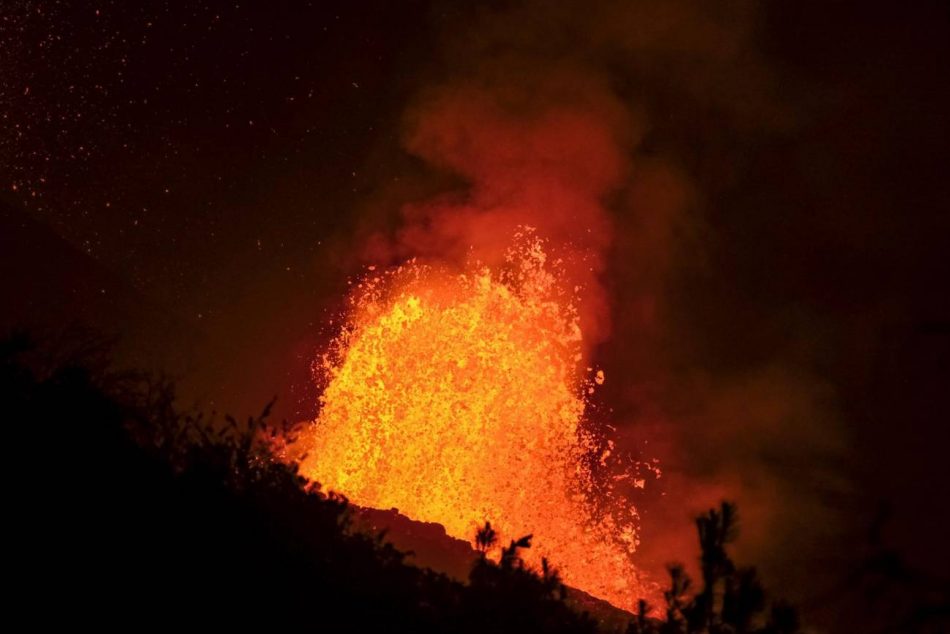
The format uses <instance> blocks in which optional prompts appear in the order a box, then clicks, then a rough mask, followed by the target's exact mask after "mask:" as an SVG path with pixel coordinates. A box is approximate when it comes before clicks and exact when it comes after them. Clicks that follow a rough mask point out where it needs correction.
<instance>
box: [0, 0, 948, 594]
mask: <svg viewBox="0 0 950 634" xmlns="http://www.w3.org/2000/svg"><path fill="white" fill-rule="evenodd" d="M482 4H484V3H482ZM555 4H557V7H556V8H555V7H554V5H555ZM879 4H883V3H857V2H853V3H852V2H841V3H800V2H791V1H789V2H770V3H761V4H760V3H748V4H746V3H729V4H722V5H720V4H719V3H707V2H696V3H692V2H680V1H678V2H671V3H657V2H631V3H622V2H601V3H596V2H595V3H583V2H578V3H571V2H565V3H543V2H490V3H488V4H487V5H484V6H482V7H480V8H479V7H477V6H476V3H461V2H455V3H449V2H438V1H434V0H433V1H421V0H420V1H408V2H330V1H327V2H311V3H304V2H266V3H265V2H239V3H233V2H227V3H225V2H219V3H216V2H208V3H197V2H175V1H172V0H168V1H165V2H150V1H147V0H143V1H142V2H121V1H117V2H69V1H64V2H53V1H37V2H29V1H16V0H7V1H5V2H3V3H2V6H0V117H2V118H0V171H2V173H0V191H2V193H0V204H2V216H0V240H2V242H0V244H2V247H3V250H2V252H0V266H2V269H0V271H2V287H0V288H2V290H3V293H4V298H3V307H4V309H3V313H4V314H5V317H4V322H3V325H4V326H5V327H8V326H9V325H10V324H11V323H12V322H15V321H20V322H26V323H28V324H31V325H33V326H34V327H42V328H48V329H50V328H51V329H55V328H57V327H59V326H61V325H62V324H64V323H66V322H68V321H71V320H73V319H74V318H75V319H79V320H82V321H86V322H90V323H92V324H93V325H95V326H97V327H100V328H102V329H104V330H106V331H108V332H114V333H117V334H119V335H120V336H121V337H122V343H121V344H120V352H119V354H120V355H121V356H122V360H123V361H125V362H128V363H135V364H139V365H146V366H156V367H164V368H166V369H169V370H170V371H171V372H173V373H175V374H176V375H179V376H181V377H182V386H183V387H182V389H183V392H184V393H185V394H186V395H187V396H188V398H199V399H201V400H202V401H203V402H205V403H211V404H213V406H214V407H218V408H223V409H228V410H229V411H232V412H235V413H241V414H243V413H245V412H249V411H253V410H256V409H258V408H259V406H260V405H262V404H263V403H264V402H266V400H267V399H268V398H269V397H270V396H271V395H273V394H275V393H276V394H279V395H280V396H281V400H280V403H281V406H282V408H281V410H280V412H281V414H282V415H285V416H288V417H301V416H304V415H312V413H313V408H314V406H315V396H316V394H315V392H314V388H313V387H312V386H311V381H310V370H309V365H310V363H311V361H312V359H313V358H314V356H315V354H316V351H318V350H319V349H320V347H321V346H322V345H323V344H324V343H325V341H326V339H327V337H328V336H329V335H331V334H332V332H333V326H332V325H328V321H329V320H330V318H331V316H333V315H335V314H336V310H337V308H338V306H339V303H340V302H341V300H342V298H343V296H344V294H345V292H346V284H347V280H348V279H349V278H350V277H352V276H353V275H354V274H357V273H358V272H359V270H360V269H359V267H360V266H361V264H362V263H364V262H366V261H367V260H366V256H365V254H366V249H365V244H366V243H367V242H368V241H369V239H370V236H371V235H372V234H381V235H384V236H387V235H392V234H393V233H394V232H395V231H396V230H397V228H398V227H399V226H401V224H402V223H404V222H406V220H405V218H404V216H403V215H402V214H401V212H400V207H401V206H402V205H403V204H405V203H407V202H411V201H418V200H423V199H426V198H428V197H430V196H432V195H434V194H436V193H438V192H441V191H446V190H450V189H453V188H455V189H457V188H459V187H460V186H461V187H464V183H463V184H462V185H460V182H459V178H457V177H455V176H453V175H452V174H447V173H446V172H445V170H444V169H438V166H435V167H433V166H432V165H429V164H427V162H426V160H424V158H425V157H423V158H422V159H420V157H419V156H418V152H417V153H416V155H413V154H412V153H410V152H407V151H406V149H405V134H404V131H405V128H406V123H405V117H406V113H407V112H412V109H413V104H415V103H417V101H418V99H419V97H418V96H419V95H420V94H425V91H426V90H427V89H428V88H429V87H431V86H433V85H439V86H443V85H449V86H452V85H455V84H454V82H458V81H460V78H462V77H475V78H477V79H478V81H480V82H481V83H480V84H479V85H481V86H487V88H485V90H486V91H488V92H492V91H494V90H496V87H497V85H500V84H501V83H504V84H505V85H507V84H511V83H515V84H517V83H518V82H519V81H521V75H520V74H519V73H523V74H524V81H525V82H531V81H535V78H536V77H538V76H543V75H544V74H545V73H546V72H547V71H548V69H549V68H553V67H557V68H562V67H570V68H571V69H572V72H575V73H579V74H585V73H587V74H590V75H596V76H597V77H598V78H601V79H602V80H603V84H604V85H606V86H608V87H609V88H608V89H607V90H608V92H609V94H610V95H611V99H614V100H616V101H617V102H618V103H620V104H622V105H623V107H624V108H625V109H627V110H628V111H629V112H630V113H633V115H631V116H634V117H635V118H636V120H637V121H639V122H641V124H640V126H641V131H640V136H639V137H638V140H637V141H636V142H631V143H628V145H627V146H625V147H626V148H627V149H626V151H627V152H628V154H629V156H630V160H631V164H632V165H633V168H632V172H631V173H632V174H633V176H631V177H630V178H629V179H628V182H627V183H626V184H625V185H624V186H623V187H621V188H619V190H618V191H617V192H615V194H614V195H612V197H611V198H610V199H609V200H608V201H606V203H605V205H606V208H607V209H608V210H609V212H610V213H611V214H612V215H611V221H612V223H613V227H614V229H613V237H612V240H611V247H610V249H609V251H608V253H607V256H606V268H605V271H604V273H603V283H604V286H605V288H606V289H607V291H608V294H609V296H610V311H611V317H612V322H613V328H612V330H611V333H610V335H609V338H608V339H607V340H606V343H605V344H604V345H602V346H601V348H599V349H598V351H596V352H595V358H596V359H597V362H598V363H599V364H600V365H602V366H603V367H605V368H606V370H607V376H608V377H610V380H609V381H608V384H607V388H606V390H605V392H604V396H603V398H604V399H605V400H606V401H607V404H608V405H609V406H610V407H611V408H613V410H614V414H613V416H614V422H615V423H616V424H618V426H619V427H621V431H623V432H624V433H625V434H626V436H625V437H626V438H627V442H628V443H629V445H630V447H631V448H642V444H641V443H642V442H643V441H644V440H648V441H652V443H653V446H656V447H658V449H657V451H659V452H660V453H661V455H662V457H663V459H664V460H665V462H666V464H667V465H669V470H670V472H671V479H670V484H669V487H670V488H669V490H668V491H667V492H668V493H669V495H668V496H666V497H667V498H669V499H674V498H675V501H681V502H683V503H684V504H696V505H698V506H700V507H701V506H702V505H704V504H707V503H708V499H710V498H709V497H708V496H712V495H715V494H718V493H720V492H722V493H724V494H727V495H733V496H736V497H738V498H739V499H740V508H741V509H742V508H745V509H748V510H749V513H748V514H747V517H748V518H749V523H748V527H749V531H747V533H748V535H747V536H748V541H749V543H750V546H749V550H748V551H747V552H748V554H749V557H750V558H752V557H755V558H756V561H761V562H762V566H763V568H764V569H765V570H766V571H767V572H769V573H770V574H772V575H773V578H778V579H782V580H783V581H784V582H785V583H786V585H788V586H789V587H791V588H792V589H790V590H789V591H788V592H787V594H789V595H794V596H795V597H797V598H800V597H805V598H807V597H808V596H811V595H810V592H809V590H807V589H805V590H803V589H801V586H803V585H808V583H809V582H808V581H807V580H808V579H809V577H810V575H815V574H816V573H815V570H816V568H818V567H820V566H825V565H826V564H824V563H820V562H827V561H832V560H833V563H832V564H827V565H828V566H830V567H832V568H834V570H835V571H839V570H844V569H845V567H846V564H845V563H842V562H843V561H844V560H846V559H848V558H849V557H851V556H852V553H850V552H845V551H846V550H847V548H849V547H854V548H855V549H857V547H856V546H854V545H855V543H857V542H858V541H860V540H861V539H863V536H864V533H865V529H866V527H867V526H868V525H869V524H870V522H871V518H872V517H873V516H874V512H875V509H877V508H879V504H880V503H881V502H887V503H888V504H889V505H890V507H891V508H892V509H893V518H892V520H891V522H890V524H889V525H888V526H889V527H890V528H889V529H888V530H889V532H888V533H887V535H888V539H890V540H891V541H892V542H893V543H894V544H895V545H897V547H898V548H899V550H900V551H901V552H902V554H903V555H904V556H905V557H907V558H908V559H909V560H910V561H911V562H912V563H913V565H914V566H917V567H921V568H925V569H928V570H932V571H935V572H940V573H941V574H943V575H944V576H945V575H946V570H947V568H946V566H947V565H948V564H950V562H948V559H950V552H948V542H947V540H946V539H945V535H946V534H948V533H950V519H948V515H950V513H948V510H947V500H948V499H950V496H948V493H950V491H948V487H947V476H948V475H950V474H948V468H947V463H948V462H950V461H948V459H947V455H946V454H947V451H948V449H947V447H948V440H950V433H948V432H947V431H946V425H947V424H948V422H950V408H948V406H947V399H948V396H950V381H948V379H950V300H948V298H947V290H946V289H947V286H948V283H947V281H946V280H948V279H950V257H948V251H950V237H948V236H950V179H948V177H947V169H948V167H950V123H948V116H947V113H948V112H950V82H947V80H946V74H947V70H946V69H947V68H950V45H948V42H950V10H948V9H947V8H946V6H945V5H944V4H942V3H914V6H912V7H911V6H906V7H899V8H898V7H897V6H892V7H888V8H885V7H883V6H878V5H879ZM499 69H502V70H499ZM578 69H579V70H578ZM499 75H501V76H503V80H498V79H497V78H498V76H499ZM486 78H490V79H486ZM429 162H430V163H431V161H429ZM644 174H646V175H647V176H643V175H644ZM463 180H464V179H463ZM645 307H649V308H648V309H647V308H645ZM647 313H649V315H650V317H649V318H646V317H643V315H644V314H647ZM707 494H708V495H707ZM677 496H678V497H677ZM743 500H746V503H745V506H743ZM765 500H768V502H765ZM776 500H778V501H776ZM681 506H682V505H680V506H675V507H674V506H672V502H667V507H665V508H659V507H658V509H657V510H656V511H655V513H656V515H655V517H657V518H662V521H660V519H657V520H656V521H654V522H653V524H652V525H650V523H649V522H650V517H649V516H648V517H646V518H645V522H646V524H647V526H645V529H644V530H645V531H646V533H647V535H648V536H650V535H651V531H652V533H655V535H654V536H653V537H654V542H653V543H656V544H674V543H679V542H678V541H677V540H676V539H673V538H669V541H664V537H663V535H661V533H663V534H668V533H670V531H668V530H667V529H668V526H669V524H670V523H671V522H674V521H676V522H679V521H680V515H678V514H677V513H679V512H680V510H681ZM674 509H676V510H674ZM757 509H758V510H757ZM690 512H691V509H690V510H689V511H684V512H683V513H682V518H688V516H689V514H690ZM683 523H684V524H685V525H686V526H685V530H687V531H688V530H691V529H690V527H689V526H688V521H686V520H684V521H683ZM651 526H652V528H651ZM757 530H758V532H759V533H760V534H759V537H758V538H757V537H756V536H755V534H754V533H755V532H756V531H757ZM753 546H754V547H753ZM657 548H658V549H659V546H658V547H657ZM803 552H804V553H806V554H805V555H802V553H803ZM648 556H650V557H653V558H654V559H656V560H657V561H658V560H659V558H662V557H664V556H666V555H665V554H664V553H662V552H656V553H653V554H649V555H648ZM803 557H804V560H803ZM819 576H820V575H819ZM825 576H828V575H825ZM821 584H824V586H827V585H829V584H830V582H828V580H827V579H825V578H822V580H821V583H820V584H819V583H818V582H816V583H815V585H816V586H817V585H821ZM824 586H823V587H824Z"/></svg>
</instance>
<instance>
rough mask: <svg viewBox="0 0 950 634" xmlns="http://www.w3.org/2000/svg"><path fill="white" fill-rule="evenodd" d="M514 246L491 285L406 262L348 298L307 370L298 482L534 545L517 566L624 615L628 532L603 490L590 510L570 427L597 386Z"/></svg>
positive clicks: (585, 467)
mask: <svg viewBox="0 0 950 634" xmlns="http://www.w3.org/2000/svg"><path fill="white" fill-rule="evenodd" d="M520 245H521V246H520V247H519V248H517V249H513V250H512V251H511V253H510V254H509V257H508V261H507V264H506V266H504V267H502V270H498V271H492V270H489V269H488V268H486V267H482V266H473V267H472V268H471V270H469V271H467V272H464V273H460V274H449V273H446V272H441V271H438V270H435V269H433V268H430V267H427V266H423V265H421V264H417V263H414V262H410V263H408V264H406V265H404V266H402V267H400V268H399V269H397V270H395V271H392V272H390V273H388V274H385V275H379V276H377V277H375V278H373V279H370V280H367V281H365V282H363V283H362V284H360V285H359V287H358V288H357V289H356V292H355V293H354V295H353V297H352V298H351V304H352V306H351V308H352V310H351V314H350V315H349V319H348V326H347V327H346V328H345V330H344V332H343V333H342V334H341V335H340V336H339V337H338V338H337V340H336V341H335V343H334V345H333V347H332V349H331V351H330V353H328V354H327V355H326V356H325V357H323V359H322V360H321V362H320V363H319V364H318V366H319V368H318V369H319V370H320V373H321V374H322V379H323V380H325V381H326V385H325V389H324V391H323V395H322V397H321V410H320V414H319V417H318V419H317V420H316V421H315V422H314V424H313V425H311V426H310V427H309V428H308V429H306V430H305V431H304V432H303V434H302V435H301V437H300V439H299V440H298V441H297V442H298V444H297V447H298V449H299V450H300V451H301V452H306V455H305V456H303V457H302V458H301V473H302V474H303V475H305V476H307V477H308V478H310V479H312V480H315V481H317V482H320V483H321V484H322V485H323V487H324V488H326V489H331V490H334V491H337V492H340V493H342V494H344V495H346V496H347V497H348V498H349V499H350V500H352V501H353V502H354V503H356V504H359V505H361V506H370V507H376V508H383V509H389V508H393V507H394V508H398V509H399V510H400V511H401V512H402V513H403V514H405V515H408V516H409V517H411V518H413V519H416V520H420V521H426V522H438V523H440V524H442V525H443V526H444V527H445V529H446V531H447V532H448V533H449V534H450V535H453V536H455V537H459V538H462V539H468V540H471V539H472V538H473V537H474V535H475V531H476V528H477V526H478V525H480V524H483V523H484V521H485V520H490V521H491V522H492V525H493V526H495V527H496V528H497V529H498V531H499V533H500V534H501V537H502V539H505V540H507V539H509V538H517V537H519V536H521V535H523V534H527V533H533V534H534V541H533V547H532V548H531V550H530V551H529V552H528V553H527V554H526V555H527V560H528V562H529V563H533V564H537V563H538V562H540V558H541V557H542V556H544V557H547V558H548V559H549V560H550V561H551V562H552V563H553V564H554V565H555V566H556V567H557V568H558V569H559V570H560V572H561V575H562V577H563V579H564V581H565V582H566V583H568V584H569V585H572V586H574V587H577V588H580V589H582V590H584V591H586V592H588V593H590V594H592V595H595V596H598V597H600V598H603V599H606V600H608V601H611V602H612V603H614V604H615V605H618V606H624V607H629V606H630V605H631V604H632V603H633V602H634V601H635V599H636V598H637V597H638V596H642V592H641V590H642V588H641V586H640V581H639V579H638V573H637V570H636V568H635V567H634V566H633V564H632V563H631V561H630V555H631V554H632V553H633V551H634V550H635V548H636V545H637V533H636V527H635V525H634V522H633V521H632V520H630V519H629V518H630V517H631V516H630V514H629V513H630V511H631V509H630V508H629V507H628V508H626V509H618V510H622V511H625V512H626V513H627V515H623V514H618V513H611V512H609V511H611V510H612V509H610V508H608V509H607V511H608V512H604V511H603V507H604V499H603V498H604V493H603V487H601V488H600V489H598V491H599V492H598V493H597V495H596V497H597V498H598V499H597V500H595V499H593V498H594V497H595V494H594V490H595V486H596V485H595V482H594V477H593V474H592V471H591V469H592V467H591V464H592V462H601V461H603V460H605V459H606V458H607V456H608V455H609V453H610V452H609V450H604V449H603V448H602V443H598V442H597V440H596V439H595V437H594V435H593V434H591V432H589V431H588V430H586V429H585V425H584V412H585V406H586V400H585V399H586V398H587V396H586V395H587V393H588V391H591V390H592V388H593V387H594V385H597V384H600V383H603V380H604V376H603V373H602V372H598V373H597V374H596V375H595V376H594V378H590V377H589V376H588V375H589V372H590V370H588V372H587V373H586V374H585V373H582V372H581V369H582V368H581V367H580V364H581V361H582V358H581V341H582V335H581V330H580V328H579V326H578V319H577V313H576V311H575V309H574V308H573V295H572V293H567V292H565V291H564V289H563V288H562V285H561V283H560V280H559V279H558V276H557V275H556V274H555V272H552V270H551V269H552V268H553V269H556V268H557V267H556V266H553V267H552V266H551V265H550V264H549V263H547V261H546V260H547V258H546V255H545V252H544V250H543V248H542V244H541V243H540V242H539V241H537V240H536V239H534V238H530V239H525V238H522V240H521V243H520ZM611 504H613V505H615V506H619V505H621V504H622V502H621V501H620V500H608V501H607V506H608V507H609V506H610V505H611ZM598 507H599V509H600V510H597V508H598ZM633 513H634V515H635V511H633ZM622 516H623V517H627V518H628V520H627V521H622V520H619V519H617V518H618V517H622Z"/></svg>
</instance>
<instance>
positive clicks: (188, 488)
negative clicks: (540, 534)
mask: <svg viewBox="0 0 950 634" xmlns="http://www.w3.org/2000/svg"><path fill="white" fill-rule="evenodd" d="M0 399H2V403H3V404H4V409H3V412H4V418H5V420H4V423H5V425H6V428H7V431H8V438H9V439H10V440H9V441H8V445H7V456H6V460H5V461H4V464H5V468H6V470H7V474H6V475H7V477H6V478H5V482H6V483H7V485H8V491H7V499H8V500H9V507H8V509H7V513H5V515H6V517H7V525H8V529H12V530H11V531H10V533H9V534H10V541H9V543H10V544H11V546H12V547H11V548H10V553H11V555H10V557H9V565H8V573H9V575H10V578H11V579H14V580H15V583H14V584H13V588H14V589H13V591H12V596H11V597H10V605H12V606H13V609H14V613H15V614H16V615H17V616H19V617H20V618H26V619H28V621H27V622H29V623H31V624H32V625H34V626H36V627H42V626H43V625H54V624H58V625H62V624H66V625H69V626H72V627H76V626H81V625H96V626H99V627H136V628H138V627H142V626H143V625H151V626H155V625H161V626H166V627H182V628H185V627H193V626H199V625H204V626H212V627H215V628H222V627H234V626H240V627H247V626H248V625H250V624H252V623H261V624H265V625H266V626H267V627H269V628H271V627H277V626H280V625H290V626H294V627H301V626H303V627H306V628H308V629H316V630H321V629H330V630H332V631H338V630H343V631H361V632H372V631H400V632H404V631H406V632H525V631H531V632H595V631H597V629H598V626H597V623H596V622H595V620H594V619H593V618H591V617H590V616H589V615H586V614H578V613H576V612H574V611H573V610H572V609H570V608H569V607H568V605H567V603H566V602H565V599H566V597H567V594H568V592H569V590H568V589H567V588H565V587H564V585H563V584H562V583H561V581H560V579H559V578H558V575H557V573H556V571H555V570H554V569H553V568H552V567H551V566H549V565H548V564H547V563H546V562H545V565H544V566H543V567H542V569H541V570H538V571H535V570H530V569H528V568H527V567H526V566H525V565H524V563H523V561H522V559H521V558H520V557H519V552H520V551H521V550H523V549H525V548H529V547H530V536H526V537H524V538H522V539H520V540H515V541H512V542H511V543H510V544H509V545H508V546H505V547H503V548H502V554H501V557H500V559H499V561H497V562H495V561H493V560H492V559H489V558H488V557H487V556H486V552H487V551H488V550H489V549H490V548H492V547H493V546H494V544H495V535H494V532H493V530H492V529H491V525H490V524H486V525H485V527H483V528H482V529H481V530H480V531H479V532H478V535H477V537H476V544H477V545H478V547H479V551H480V556H478V557H476V558H475V561H474V563H473V566H472V570H471V574H470V577H469V581H468V583H467V584H462V583H459V582H457V581H454V580H452V579H450V578H448V577H447V576H445V575H442V574H438V573H435V572H433V571H430V570H424V569H419V568H416V567H414V566H411V565H408V564H407V563H406V561H405V554H404V553H402V552H399V551H398V550H397V549H395V548H394V547H393V546H391V545H390V544H388V543H387V542H386V541H385V540H384V539H383V537H382V536H370V535H365V534H362V533H360V532H357V531H353V530H350V528H351V527H350V516H349V513H348V509H347V504H346V501H345V500H343V499H342V498H340V497H338V496H335V495H333V494H326V493H324V492H322V491H320V490H319V489H318V488H317V487H315V486H308V485H307V484H306V483H305V482H304V480H303V479H302V478H301V477H300V476H299V475H298V474H297V472H296V470H295V469H294V468H293V467H292V466H288V465H286V464H283V463H281V462H279V461H275V460H273V459H271V453H270V449H269V446H270V444H269V443H268V438H269V437H277V436H278V435H279V434H281V433H283V432H284V430H281V429H277V428H271V427H269V425H268V422H267V415H268V410H267V409H265V411H264V412H263V413H262V414H261V416H259V417H256V418H251V419H249V420H247V421H243V422H239V421H236V420H234V419H231V418H224V419H222V420H215V418H214V417H210V418H206V417H203V416H201V415H197V414H183V413H181V412H179V411H177V410H176V409H175V407H174V394H173V391H172V389H171V384H170V383H169V382H167V381H162V380H155V379H153V378H150V377H146V376H139V375H133V374H121V375H119V374H114V373H110V372H109V371H108V370H107V364H106V363H105V361H104V360H103V358H102V356H101V355H100V354H99V350H98V349H97V348H95V347H92V348H87V349H85V350H82V351H81V352H80V353H79V354H76V355H72V356H71V357H70V358H58V359H55V360H50V359H43V358H41V357H40V356H39V355H38V354H37V353H36V351H35V350H34V349H33V348H32V347H31V346H30V345H29V342H28V341H27V340H26V339H25V338H24V337H16V338H13V339H10V340H7V341H5V342H3V343H2V344H0ZM268 409H269V408H268ZM697 527H698V532H699V538H700V544H701V546H702V553H703V555H702V561H701V569H702V580H701V585H700V586H699V587H698V588H697V589H696V591H694V590H693V585H692V582H691V581H690V580H689V579H688V577H687V576H686V574H685V573H684V571H683V568H682V567H680V566H673V567H671V569H670V586H669V589H668V590H667V591H666V593H665V598H666V605H665V606H663V607H658V608H651V607H650V606H647V605H646V604H645V603H642V602H641V604H640V609H639V613H638V614H637V615H634V616H633V618H632V619H631V621H630V623H629V628H628V631H629V632H631V633H638V634H644V633H656V634H659V633H685V632H710V633H712V632H762V633H774V634H780V633H791V632H795V631H797V629H798V623H797V619H796V617H795V613H794V611H793V610H791V609H790V608H788V607H787V606H784V605H782V604H776V605H772V606H768V604H767V601H766V596H765V593H764V591H763V589H762V586H761V584H760V583H759V582H758V580H757V579H756V576H755V571H754V570H752V569H747V568H739V567H737V566H736V565H735V564H734V563H733V562H732V561H731V559H730V558H729V556H728V554H727V552H726V546H727V545H728V544H729V542H730V541H731V540H732V539H733V538H734V537H735V529H736V514H735V509H734V508H733V507H732V506H731V505H729V504H723V505H722V507H721V508H719V509H715V510H712V511H710V512H709V513H707V514H706V515H704V516H702V517H700V518H699V519H698V520H697Z"/></svg>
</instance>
